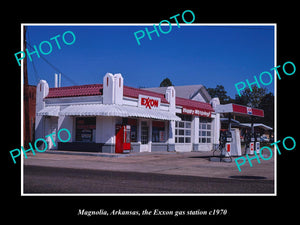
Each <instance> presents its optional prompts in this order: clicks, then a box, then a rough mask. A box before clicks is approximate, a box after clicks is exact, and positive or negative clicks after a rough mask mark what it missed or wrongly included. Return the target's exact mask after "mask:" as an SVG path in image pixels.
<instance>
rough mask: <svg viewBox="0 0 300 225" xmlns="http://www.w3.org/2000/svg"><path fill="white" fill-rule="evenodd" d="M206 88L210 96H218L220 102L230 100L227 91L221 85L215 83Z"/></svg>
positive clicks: (223, 102) (224, 102)
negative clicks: (214, 85)
mask: <svg viewBox="0 0 300 225" xmlns="http://www.w3.org/2000/svg"><path fill="white" fill-rule="evenodd" d="M206 90H207V91H208V93H209V95H210V96H211V97H212V98H215V97H218V98H219V100H220V103H221V104H227V103H230V102H232V99H231V98H230V96H228V95H227V91H225V88H224V86H223V85H217V86H216V87H215V88H207V89H206Z"/></svg>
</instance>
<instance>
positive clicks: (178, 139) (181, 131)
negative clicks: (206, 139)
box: [175, 115, 192, 143]
mask: <svg viewBox="0 0 300 225" xmlns="http://www.w3.org/2000/svg"><path fill="white" fill-rule="evenodd" d="M179 117H180V118H181V120H182V121H176V123H175V143H191V133H192V131H191V127H192V116H190V115H179Z"/></svg>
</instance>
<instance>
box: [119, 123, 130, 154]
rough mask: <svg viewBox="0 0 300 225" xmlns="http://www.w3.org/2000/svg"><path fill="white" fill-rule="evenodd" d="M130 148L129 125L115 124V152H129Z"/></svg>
mask: <svg viewBox="0 0 300 225" xmlns="http://www.w3.org/2000/svg"><path fill="white" fill-rule="evenodd" d="M130 149H131V144H130V125H121V124H117V125H116V149H115V153H129V152H130Z"/></svg>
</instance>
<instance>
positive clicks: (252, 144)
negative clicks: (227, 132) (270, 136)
mask: <svg viewBox="0 0 300 225" xmlns="http://www.w3.org/2000/svg"><path fill="white" fill-rule="evenodd" d="M249 145H250V146H249V147H250V149H249V155H253V154H254V147H255V137H254V133H252V132H251V134H250V144H249Z"/></svg>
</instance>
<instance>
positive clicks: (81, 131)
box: [75, 117, 96, 142]
mask: <svg viewBox="0 0 300 225" xmlns="http://www.w3.org/2000/svg"><path fill="white" fill-rule="evenodd" d="M75 126H76V137H75V140H76V141H80V142H93V141H94V139H95V137H94V136H95V133H96V117H77V118H76V124H75Z"/></svg>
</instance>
